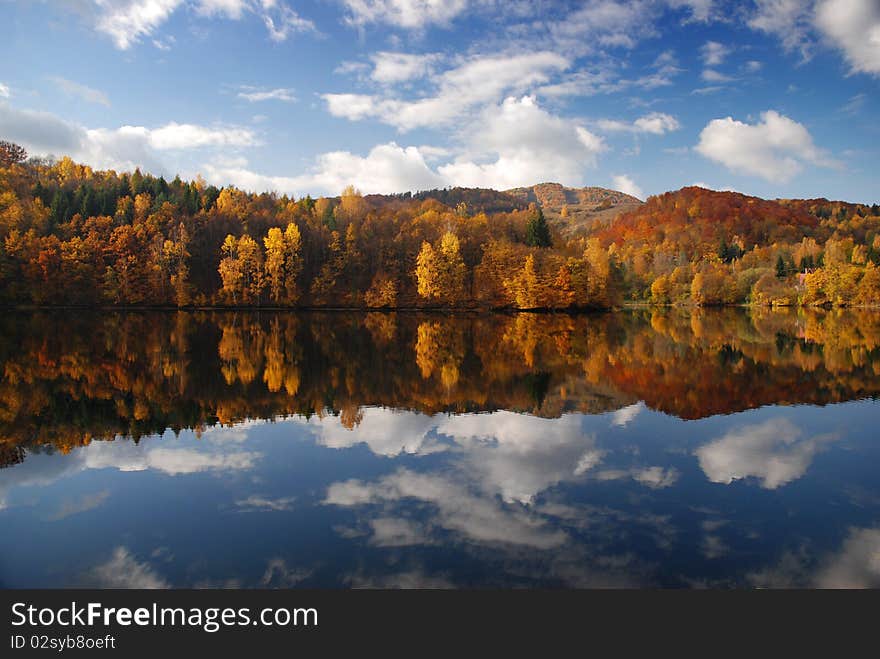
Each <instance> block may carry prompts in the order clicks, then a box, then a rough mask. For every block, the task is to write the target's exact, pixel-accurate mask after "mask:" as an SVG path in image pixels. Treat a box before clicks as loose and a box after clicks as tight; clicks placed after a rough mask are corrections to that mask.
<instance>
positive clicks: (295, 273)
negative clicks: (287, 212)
mask: <svg viewBox="0 0 880 659" xmlns="http://www.w3.org/2000/svg"><path fill="white" fill-rule="evenodd" d="M302 268H303V261H302V236H301V235H300V232H299V227H298V226H296V224H294V223H293V222H291V223H290V224H288V225H287V228H286V229H284V288H285V291H286V293H287V301H288V302H289V303H290V304H294V303H295V302H296V301H297V300H298V299H299V286H298V284H299V281H298V278H299V275H300V273H301V272H302Z"/></svg>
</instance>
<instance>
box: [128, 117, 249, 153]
mask: <svg viewBox="0 0 880 659" xmlns="http://www.w3.org/2000/svg"><path fill="white" fill-rule="evenodd" d="M120 130H132V131H142V132H144V134H145V135H146V136H147V138H148V140H149V143H150V145H151V146H153V147H154V148H156V149H160V150H162V149H196V148H200V147H205V146H255V145H256V144H257V143H258V140H257V138H256V135H255V134H254V132H253V131H252V130H250V129H249V128H241V127H237V126H229V127H219V128H209V127H207V126H199V125H197V124H178V123H176V122H174V121H172V122H170V123H168V124H166V125H164V126H162V127H161V128H155V129H152V130H150V129H146V128H140V127H136V126H123V127H122V128H121V129H120Z"/></svg>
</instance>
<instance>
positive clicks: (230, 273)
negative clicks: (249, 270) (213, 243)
mask: <svg viewBox="0 0 880 659" xmlns="http://www.w3.org/2000/svg"><path fill="white" fill-rule="evenodd" d="M220 254H221V255H222V258H221V259H220V266H219V267H218V268H217V270H218V272H219V273H220V280H221V281H222V287H221V289H220V290H221V293H222V294H223V296H224V297H225V298H226V299H227V300H232V304H238V296H239V294H240V293H241V288H242V286H241V284H242V280H243V278H244V273H243V271H242V267H241V261H240V260H239V258H238V239H237V238H236V237H235V236H233V235H232V234H229V235H227V236H226V239H225V240H224V241H223V246H222V247H221V248H220Z"/></svg>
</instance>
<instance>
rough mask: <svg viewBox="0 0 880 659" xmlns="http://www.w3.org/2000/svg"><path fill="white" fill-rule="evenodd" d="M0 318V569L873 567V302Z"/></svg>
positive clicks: (847, 570) (528, 577) (238, 577)
mask: <svg viewBox="0 0 880 659" xmlns="http://www.w3.org/2000/svg"><path fill="white" fill-rule="evenodd" d="M0 324H2V325H3V336H4V337H5V340H4V342H3V344H2V346H0V363H2V371H0V372H2V374H3V378H2V384H0V442H2V447H3V448H2V454H3V456H4V460H5V464H6V465H7V466H6V468H5V469H3V470H2V471H0V521H2V523H3V524H4V528H5V530H6V532H5V533H4V535H3V536H2V538H0V584H2V585H6V586H77V585H79V586H83V585H85V586H99V587H157V588H164V587H179V586H196V587H201V586H224V587H254V586H258V587H299V586H302V587H328V586H330V587H351V586H365V587H392V586H393V587H397V586H399V587H415V586H423V587H473V586H503V587H509V586H524V587H534V586H550V587H562V586H566V587H572V586H574V587H602V586H627V587H631V586H632V587H634V586H672V587H682V586H715V587H718V586H720V587H727V586H770V587H786V586H811V587H835V586H846V587H854V586H868V587H876V586H880V564H878V563H877V555H878V551H880V530H878V529H880V477H877V476H876V469H875V468H873V465H876V464H877V460H878V458H880V449H878V445H877V444H878V443H877V442H876V430H875V429H876V426H877V422H878V420H880V407H878V403H877V402H875V400H874V398H875V397H876V395H877V394H878V392H880V352H878V351H877V345H878V343H877V341H878V339H880V316H878V315H872V314H868V313H864V314H855V313H843V312H833V313H825V312H810V313H804V312H801V313H766V312H762V313H760V314H758V315H750V314H749V313H747V312H745V311H740V310H726V311H719V312H711V311H703V312H698V313H695V314H694V315H691V314H686V313H683V312H645V313H643V312H633V313H619V314H607V315H601V316H589V317H586V316H584V317H569V316H538V315H525V314H523V315H517V316H460V317H454V318H447V317H442V316H434V315H417V314H368V315H356V314H329V313H324V314H300V315H293V314H280V315H276V314H260V315H257V314H237V315H236V314H187V313H179V314H91V315H78V316H70V315H62V314H25V315H9V316H7V317H5V318H4V319H3V320H0ZM847 401H850V402H847ZM831 403H835V404H834V405H829V404H831Z"/></svg>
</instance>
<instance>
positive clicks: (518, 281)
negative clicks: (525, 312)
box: [507, 254, 543, 309]
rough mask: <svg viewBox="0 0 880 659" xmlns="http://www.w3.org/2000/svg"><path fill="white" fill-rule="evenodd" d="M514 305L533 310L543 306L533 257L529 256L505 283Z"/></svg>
mask: <svg viewBox="0 0 880 659" xmlns="http://www.w3.org/2000/svg"><path fill="white" fill-rule="evenodd" d="M507 287H508V290H509V291H510V295H511V297H512V298H513V301H514V303H515V304H516V306H517V307H518V308H520V309H535V308H537V307H539V306H541V305H542V304H543V301H542V297H543V296H542V290H541V284H540V282H539V281H538V273H537V272H536V271H535V257H534V255H532V254H529V255H528V256H527V257H526V261H525V264H523V267H522V269H521V270H520V271H519V272H518V273H517V274H516V275H515V276H514V277H512V278H511V279H510V280H509V281H508V282H507Z"/></svg>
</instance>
